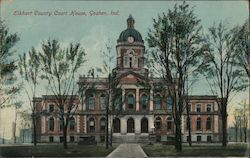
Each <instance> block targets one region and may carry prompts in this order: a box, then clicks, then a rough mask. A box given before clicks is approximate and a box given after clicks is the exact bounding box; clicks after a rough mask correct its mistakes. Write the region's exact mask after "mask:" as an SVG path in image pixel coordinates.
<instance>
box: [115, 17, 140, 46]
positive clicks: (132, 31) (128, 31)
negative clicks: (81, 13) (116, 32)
mask: <svg viewBox="0 0 250 158" xmlns="http://www.w3.org/2000/svg"><path fill="white" fill-rule="evenodd" d="M134 23H135V20H134V18H133V17H132V15H129V18H128V19H127V27H128V28H127V29H126V30H124V31H122V32H121V34H120V36H119V38H118V40H117V42H126V41H127V39H128V37H130V36H132V37H133V38H134V41H135V42H143V40H142V36H141V34H140V32H139V31H137V30H136V29H134Z"/></svg>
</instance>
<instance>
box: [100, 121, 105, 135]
mask: <svg viewBox="0 0 250 158" xmlns="http://www.w3.org/2000/svg"><path fill="white" fill-rule="evenodd" d="M105 127H106V119H105V118H101V120H100V131H101V132H105Z"/></svg>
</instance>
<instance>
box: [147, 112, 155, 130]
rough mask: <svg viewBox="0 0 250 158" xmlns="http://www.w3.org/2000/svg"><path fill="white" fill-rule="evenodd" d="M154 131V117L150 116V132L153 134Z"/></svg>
mask: <svg viewBox="0 0 250 158" xmlns="http://www.w3.org/2000/svg"><path fill="white" fill-rule="evenodd" d="M153 129H154V116H153V115H152V116H149V117H148V132H149V133H150V132H153Z"/></svg>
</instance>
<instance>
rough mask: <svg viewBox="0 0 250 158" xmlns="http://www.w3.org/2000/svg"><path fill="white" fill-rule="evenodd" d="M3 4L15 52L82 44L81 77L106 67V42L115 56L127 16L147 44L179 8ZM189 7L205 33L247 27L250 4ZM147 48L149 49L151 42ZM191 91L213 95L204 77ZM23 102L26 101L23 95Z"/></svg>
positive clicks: (43, 0)
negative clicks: (45, 44) (159, 22)
mask: <svg viewBox="0 0 250 158" xmlns="http://www.w3.org/2000/svg"><path fill="white" fill-rule="evenodd" d="M0 2H1V3H0V5H1V6H0V9H1V10H0V12H1V13H0V15H1V20H4V21H5V23H6V25H7V26H8V27H9V29H10V31H11V32H17V33H18V35H19V36H20V38H21V40H20V41H19V42H18V44H17V45H16V47H15V49H16V50H17V54H22V53H24V52H27V51H28V50H29V49H30V48H31V47H32V46H33V47H35V48H39V47H40V43H41V41H43V40H46V39H49V38H51V39H54V38H55V39H58V40H60V41H61V43H62V44H63V45H65V46H66V45H67V44H68V43H69V42H80V43H81V44H82V47H83V48H84V49H85V51H86V53H87V59H88V62H87V64H86V65H85V67H84V68H82V69H81V73H82V74H85V73H86V70H87V69H88V68H90V67H95V66H101V65H102V60H101V56H100V50H102V49H104V48H105V43H106V42H107V41H108V39H110V41H111V43H112V44H113V53H114V54H115V45H116V40H117V38H118V37H119V34H120V32H121V31H123V30H124V29H126V19H127V18H128V16H129V14H132V16H133V17H134V19H135V28H136V29H137V30H138V31H139V32H140V33H141V34H142V37H143V39H144V40H145V37H146V36H147V32H148V29H149V28H152V18H155V17H157V15H158V14H159V13H162V12H166V11H167V10H168V9H171V8H172V7H173V5H174V4H175V1H157V2H153V1H107V2H104V1H92V2H89V1H80V0H76V1H67V0H50V1H49V0H36V1H35V0H2V1H1V0H0ZM179 3H180V2H179ZM188 4H190V5H191V6H195V14H196V15H197V17H198V18H200V19H201V24H202V26H203V28H204V31H206V29H207V28H209V27H210V26H212V25H213V24H214V23H218V22H219V21H220V20H222V21H226V22H227V23H228V25H229V27H232V26H235V25H241V24H243V23H244V22H245V21H246V19H247V18H248V6H247V1H188ZM72 13H78V15H75V14H72ZM100 13H101V15H100ZM111 13H114V14H111ZM145 45H146V47H147V43H145ZM17 54H16V56H17ZM86 68H87V69H86ZM192 93H193V94H203V95H204V94H210V93H209V89H208V87H207V85H206V83H205V82H204V79H202V78H200V81H199V82H197V83H196V85H195V86H194V88H193V89H192ZM42 94H44V91H42V90H41V91H40V92H39V94H38V95H42ZM23 98H24V99H25V96H23ZM246 98H248V93H247V92H243V93H241V94H237V95H236V96H235V97H234V99H233V100H232V102H231V106H232V105H235V104H237V103H238V102H240V101H241V100H242V99H246ZM12 114H13V111H11V110H2V112H1V113H0V123H1V124H0V135H2V133H3V132H2V131H3V129H5V132H6V131H10V129H11V126H10V124H11V123H10V121H11V120H10V119H8V120H7V119H6V117H7V116H11V115H12ZM230 117H231V116H230ZM230 120H231V119H230ZM6 133H8V134H6V136H7V137H11V134H10V133H11V132H6Z"/></svg>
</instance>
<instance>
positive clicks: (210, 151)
mask: <svg viewBox="0 0 250 158" xmlns="http://www.w3.org/2000/svg"><path fill="white" fill-rule="evenodd" d="M142 148H143V150H144V152H145V153H146V154H147V156H149V157H165V156H189V157H198V156H212V157H213V156H214V157H215V156H223V157H224V156H247V155H249V152H248V153H247V151H249V147H247V145H246V144H230V145H228V146H227V147H225V148H223V147H222V146H221V145H220V144H212V145H205V144H195V145H193V146H192V147H189V146H187V145H183V151H182V153H178V154H177V153H176V152H175V149H174V146H171V145H161V144H154V145H143V146H142Z"/></svg>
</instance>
